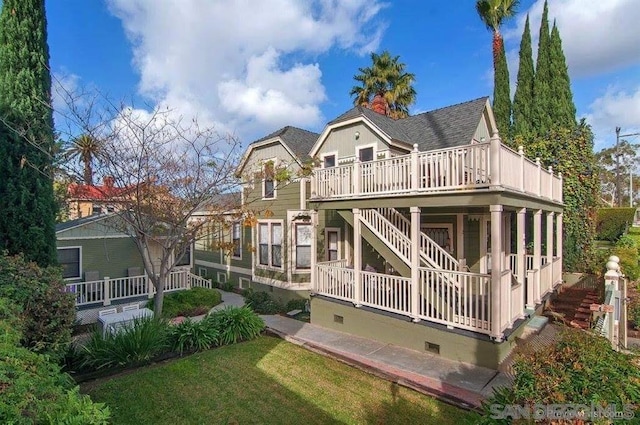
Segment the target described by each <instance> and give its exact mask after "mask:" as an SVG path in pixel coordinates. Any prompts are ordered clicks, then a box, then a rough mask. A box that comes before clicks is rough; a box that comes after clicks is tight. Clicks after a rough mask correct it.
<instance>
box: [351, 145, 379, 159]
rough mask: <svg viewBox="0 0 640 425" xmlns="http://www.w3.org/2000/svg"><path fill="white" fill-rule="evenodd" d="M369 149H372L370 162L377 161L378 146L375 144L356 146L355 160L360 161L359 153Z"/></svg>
mask: <svg viewBox="0 0 640 425" xmlns="http://www.w3.org/2000/svg"><path fill="white" fill-rule="evenodd" d="M369 148H372V150H373V159H372V160H371V161H375V160H376V159H378V149H377V148H378V145H377V144H376V143H370V144H368V145H359V146H356V159H357V160H358V161H360V151H361V150H364V149H369Z"/></svg>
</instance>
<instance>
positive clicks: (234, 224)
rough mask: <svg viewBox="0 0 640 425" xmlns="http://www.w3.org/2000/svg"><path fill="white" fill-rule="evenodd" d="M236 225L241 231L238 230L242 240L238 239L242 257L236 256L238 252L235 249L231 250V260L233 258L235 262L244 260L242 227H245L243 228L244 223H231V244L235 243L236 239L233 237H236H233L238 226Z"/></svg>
mask: <svg viewBox="0 0 640 425" xmlns="http://www.w3.org/2000/svg"><path fill="white" fill-rule="evenodd" d="M236 225H237V226H238V227H239V230H238V231H239V232H240V238H239V239H238V251H239V253H240V255H238V256H236V255H235V253H236V252H235V251H236V250H235V247H234V248H233V249H232V250H231V258H232V259H233V260H242V233H243V229H242V227H243V226H242V221H233V222H232V223H231V243H233V241H234V240H235V239H234V238H233V236H234V235H233V232H234V230H235V229H234V228H235V226H236Z"/></svg>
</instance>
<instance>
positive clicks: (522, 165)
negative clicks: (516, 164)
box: [518, 145, 527, 192]
mask: <svg viewBox="0 0 640 425" xmlns="http://www.w3.org/2000/svg"><path fill="white" fill-rule="evenodd" d="M518 155H520V173H519V174H520V179H519V183H520V184H519V185H518V187H519V188H520V192H524V180H525V179H526V178H527V176H525V175H524V164H525V160H524V147H523V146H522V145H520V146H518Z"/></svg>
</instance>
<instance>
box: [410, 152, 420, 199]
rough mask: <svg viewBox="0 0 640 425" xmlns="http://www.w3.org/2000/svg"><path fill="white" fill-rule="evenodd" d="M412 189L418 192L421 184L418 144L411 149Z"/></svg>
mask: <svg viewBox="0 0 640 425" xmlns="http://www.w3.org/2000/svg"><path fill="white" fill-rule="evenodd" d="M410 184H411V191H412V192H417V191H418V186H419V185H420V162H419V160H418V144H417V143H416V144H414V145H413V150H412V151H411V182H410Z"/></svg>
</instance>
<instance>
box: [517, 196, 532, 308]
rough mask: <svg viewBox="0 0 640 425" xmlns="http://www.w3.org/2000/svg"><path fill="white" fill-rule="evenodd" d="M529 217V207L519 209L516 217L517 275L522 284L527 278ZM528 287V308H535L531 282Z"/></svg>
mask: <svg viewBox="0 0 640 425" xmlns="http://www.w3.org/2000/svg"><path fill="white" fill-rule="evenodd" d="M526 217H527V209H526V208H520V209H519V210H518V216H517V218H516V220H517V224H516V227H517V228H516V234H517V240H516V276H517V277H518V282H520V283H521V284H523V285H524V284H525V282H526V279H527V274H526V273H527V251H526V239H527V235H526V230H525V221H526ZM526 288H527V293H526V297H527V305H526V307H527V308H534V307H535V304H534V302H533V292H532V285H531V283H529V284H528V285H526Z"/></svg>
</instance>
